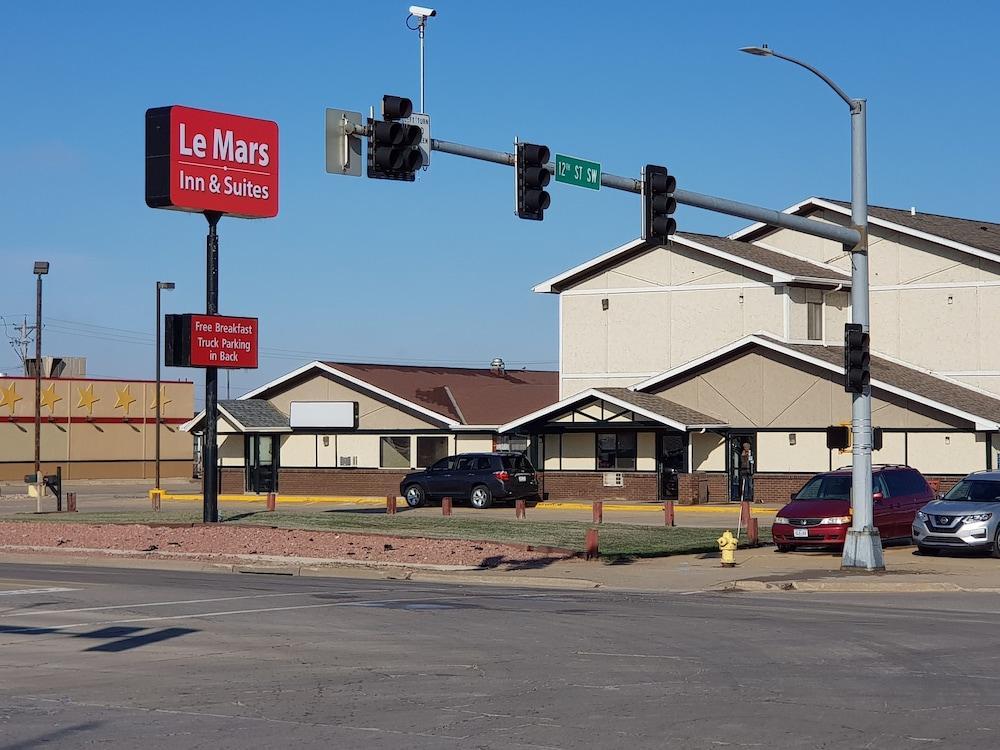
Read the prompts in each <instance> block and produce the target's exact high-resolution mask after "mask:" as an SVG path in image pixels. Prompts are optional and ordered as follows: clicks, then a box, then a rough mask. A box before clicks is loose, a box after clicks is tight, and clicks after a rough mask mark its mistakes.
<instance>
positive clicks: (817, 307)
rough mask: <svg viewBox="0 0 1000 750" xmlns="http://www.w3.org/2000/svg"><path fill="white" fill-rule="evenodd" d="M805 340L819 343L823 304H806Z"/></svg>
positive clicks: (821, 334) (821, 329) (821, 335)
mask: <svg viewBox="0 0 1000 750" xmlns="http://www.w3.org/2000/svg"><path fill="white" fill-rule="evenodd" d="M806 318H807V320H806V327H807V331H806V338H808V339H809V340H810V341H820V340H822V338H823V303H822V302H806Z"/></svg>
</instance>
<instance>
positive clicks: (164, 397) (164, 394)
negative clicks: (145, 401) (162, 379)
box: [149, 385, 173, 411]
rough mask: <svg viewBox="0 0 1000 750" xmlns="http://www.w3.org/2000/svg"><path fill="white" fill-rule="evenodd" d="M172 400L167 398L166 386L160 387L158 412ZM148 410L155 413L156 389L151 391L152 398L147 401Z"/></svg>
mask: <svg viewBox="0 0 1000 750" xmlns="http://www.w3.org/2000/svg"><path fill="white" fill-rule="evenodd" d="M172 402H173V399H172V398H167V386H165V385H163V386H160V410H161V411H162V410H163V407H164V406H166V405H167V404H169V403H172ZM149 410H150V411H156V389H155V388H154V389H153V398H152V399H150V401H149Z"/></svg>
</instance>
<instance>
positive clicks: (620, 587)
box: [0, 545, 1000, 595]
mask: <svg viewBox="0 0 1000 750" xmlns="http://www.w3.org/2000/svg"><path fill="white" fill-rule="evenodd" d="M4 562H8V563H14V562H17V563H36V564H79V565H93V566H100V567H108V566H111V567H123V568H130V567H131V568H153V569H164V570H199V571H217V572H241V573H271V574H283V575H306V576H327V577H348V578H354V577H380V578H405V579H407V580H414V581H424V582H438V583H453V584H466V585H472V584H475V585H484V584H485V585H490V584H492V585H501V586H529V587H541V588H566V589H587V588H600V589H609V590H616V591H643V592H660V593H666V592H671V593H681V594H690V593H697V592H706V591H716V592H746V591H757V592H760V591H766V592H787V593H790V594H794V593H796V592H828V593H837V592H840V593H879V594H891V595H900V594H906V593H921V592H974V593H984V594H1000V562H998V561H996V560H993V559H992V558H989V557H983V556H971V555H963V556H955V557H922V556H919V555H916V554H915V551H914V548H913V547H911V546H896V547H889V548H887V549H886V550H885V563H886V572H884V573H878V574H870V573H863V572H853V571H851V572H842V571H841V570H840V555H839V554H837V553H833V552H795V553H789V554H779V553H777V552H776V551H775V550H774V548H772V547H761V548H757V549H748V550H741V551H739V552H738V553H737V563H738V564H737V567H735V568H723V567H721V565H720V563H719V558H718V556H717V555H714V554H712V555H677V556H672V557H662V558H651V559H637V560H633V561H625V562H613V563H611V562H584V561H582V560H560V561H554V562H552V563H548V564H541V565H536V566H515V567H508V568H494V569H469V568H462V569H449V566H429V565H397V564H380V563H360V562H359V563H352V562H349V561H341V560H338V561H322V560H317V559H314V558H296V557H280V558H278V557H269V558H268V559H267V560H262V559H260V556H249V555H248V556H230V557H227V558H218V559H213V560H206V559H197V560H195V559H185V557H184V556H181V555H177V554H173V555H164V556H157V555H156V554H155V553H154V554H150V555H146V556H141V557H129V556H127V555H126V553H121V552H118V553H111V554H107V553H106V551H99V550H81V549H74V550H69V551H67V550H61V549H57V548H36V549H34V550H31V549H29V548H17V547H16V546H13V545H5V547H4V549H3V551H0V563H4Z"/></svg>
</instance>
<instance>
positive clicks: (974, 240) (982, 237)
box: [822, 198, 1000, 255]
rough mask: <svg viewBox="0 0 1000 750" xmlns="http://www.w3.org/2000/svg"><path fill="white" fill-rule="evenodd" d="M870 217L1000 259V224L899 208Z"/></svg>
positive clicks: (877, 210) (873, 209)
mask: <svg viewBox="0 0 1000 750" xmlns="http://www.w3.org/2000/svg"><path fill="white" fill-rule="evenodd" d="M822 200H825V201H827V202H828V203H835V204H837V205H838V206H844V207H845V208H850V207H851V204H850V203H848V202H847V201H838V200H834V199H832V198H823V199H822ZM868 215H869V216H874V217H875V218H877V219H883V220H884V221H891V222H892V223H893V224H899V225H900V226H904V227H907V228H908V229H915V230H916V231H918V232H925V233H926V234H933V235H936V236H938V237H942V238H943V239H946V240H951V241H952V242H960V243H962V244H963V245H969V246H970V247H975V248H978V249H979V250H986V251H987V252H991V253H997V254H998V255H1000V224H995V223H993V222H990V221H978V220H976V219H960V218H958V217H956V216H942V215H940V214H925V213H921V212H919V211H918V212H917V213H916V214H912V215H911V214H910V212H909V211H904V210H900V209H898V208H886V207H885V206H871V205H870V206H868Z"/></svg>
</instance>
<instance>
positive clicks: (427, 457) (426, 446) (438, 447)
mask: <svg viewBox="0 0 1000 750" xmlns="http://www.w3.org/2000/svg"><path fill="white" fill-rule="evenodd" d="M447 455H448V438H447V437H446V436H444V435H441V436H437V435H435V436H434V437H418V438H417V466H418V467H419V468H421V469H423V468H424V467H427V466H430V465H432V464H433V463H435V462H436V461H438V460H439V459H442V458H444V457H445V456H447ZM407 466H409V464H407Z"/></svg>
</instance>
